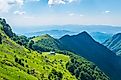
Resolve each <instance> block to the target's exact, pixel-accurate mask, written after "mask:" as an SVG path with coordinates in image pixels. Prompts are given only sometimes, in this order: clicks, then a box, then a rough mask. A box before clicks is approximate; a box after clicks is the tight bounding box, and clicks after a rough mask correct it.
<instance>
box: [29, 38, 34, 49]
mask: <svg viewBox="0 0 121 80" xmlns="http://www.w3.org/2000/svg"><path fill="white" fill-rule="evenodd" d="M33 44H34V41H33V40H31V41H30V42H29V44H28V47H29V48H30V49H33V48H32V46H33Z"/></svg>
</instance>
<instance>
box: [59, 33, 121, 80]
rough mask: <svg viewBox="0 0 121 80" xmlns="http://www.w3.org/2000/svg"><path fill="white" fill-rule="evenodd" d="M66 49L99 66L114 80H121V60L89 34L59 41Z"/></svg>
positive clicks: (66, 36)
mask: <svg viewBox="0 0 121 80" xmlns="http://www.w3.org/2000/svg"><path fill="white" fill-rule="evenodd" d="M59 40H60V41H61V42H62V44H63V45H64V49H66V50H69V51H71V52H74V53H76V54H78V55H81V56H83V57H84V58H86V59H88V60H90V61H92V62H94V63H95V64H97V65H98V66H99V67H100V69H101V70H103V71H104V72H105V73H107V74H108V75H109V76H110V78H111V79H112V80H114V79H115V80H121V77H119V76H120V74H121V59H120V58H119V57H118V56H116V55H115V53H113V52H112V51H110V50H109V49H108V48H106V47H105V46H103V45H102V44H100V43H98V42H96V41H95V40H94V39H93V38H92V37H91V36H90V35H89V34H88V33H87V32H82V33H80V34H78V35H73V36H69V35H65V36H63V37H62V38H60V39H59Z"/></svg>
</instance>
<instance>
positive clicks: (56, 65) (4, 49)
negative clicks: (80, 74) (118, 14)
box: [0, 31, 75, 80]
mask: <svg viewBox="0 0 121 80" xmlns="http://www.w3.org/2000/svg"><path fill="white" fill-rule="evenodd" d="M0 32H1V34H2V37H3V39H2V44H0V77H1V79H10V80H17V79H20V80H25V79H29V80H37V79H48V75H49V74H51V73H52V70H56V71H57V72H61V73H62V74H63V79H64V78H67V79H69V80H70V79H75V77H74V76H72V75H71V74H70V72H69V71H68V70H67V69H66V67H65V64H66V63H67V62H68V61H69V56H66V55H62V54H57V55H55V56H54V55H49V54H48V53H47V52H46V53H43V54H39V53H37V52H35V51H29V50H27V49H25V48H24V47H21V46H19V45H18V44H16V43H14V42H13V41H12V40H10V39H9V38H8V37H7V36H6V35H5V34H4V32H2V31H0ZM15 59H18V60H16V61H15ZM55 60H56V61H55ZM60 60H62V62H60ZM62 65H63V66H62ZM28 73H29V74H28ZM53 77H54V76H53Z"/></svg>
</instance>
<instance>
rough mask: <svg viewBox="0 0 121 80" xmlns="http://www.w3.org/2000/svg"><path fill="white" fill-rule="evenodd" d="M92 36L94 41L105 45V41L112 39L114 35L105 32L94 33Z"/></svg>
mask: <svg viewBox="0 0 121 80" xmlns="http://www.w3.org/2000/svg"><path fill="white" fill-rule="evenodd" d="M90 35H91V36H92V37H93V39H94V40H95V41H97V42H99V43H103V42H104V41H105V40H107V39H109V38H111V37H112V35H113V34H108V33H103V32H92V33H90Z"/></svg>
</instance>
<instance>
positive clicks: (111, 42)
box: [103, 33, 121, 56]
mask: <svg viewBox="0 0 121 80" xmlns="http://www.w3.org/2000/svg"><path fill="white" fill-rule="evenodd" d="M103 45H105V46H106V47H107V48H109V49H110V50H111V51H113V52H114V53H116V55H119V56H121V33H118V34H116V35H114V36H113V37H111V38H109V39H107V40H106V41H105V42H104V43H103Z"/></svg>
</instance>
